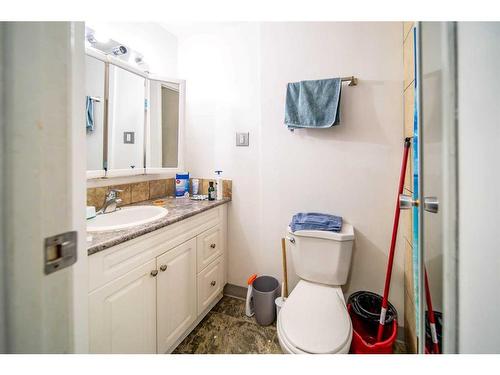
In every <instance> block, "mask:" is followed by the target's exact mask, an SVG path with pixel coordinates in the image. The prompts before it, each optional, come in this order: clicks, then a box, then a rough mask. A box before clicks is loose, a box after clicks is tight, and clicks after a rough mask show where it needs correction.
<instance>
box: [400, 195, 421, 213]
mask: <svg viewBox="0 0 500 375" xmlns="http://www.w3.org/2000/svg"><path fill="white" fill-rule="evenodd" d="M412 207H418V199H413V198H412V197H411V196H409V195H406V194H400V195H399V209H400V210H409V209H410V208H412Z"/></svg>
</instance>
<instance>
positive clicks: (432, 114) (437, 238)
mask: <svg viewBox="0 0 500 375" xmlns="http://www.w3.org/2000/svg"><path fill="white" fill-rule="evenodd" d="M452 28H453V24H451V23H443V22H419V23H418V24H417V28H416V53H415V57H416V64H415V66H416V78H415V87H416V111H417V116H416V119H417V121H416V128H415V137H416V142H415V144H416V150H415V151H416V152H415V158H416V159H415V165H416V166H417V173H416V189H415V191H416V198H417V201H416V202H417V203H416V204H415V206H416V212H417V215H415V217H416V219H415V221H416V229H417V230H416V232H415V233H416V236H415V237H416V238H415V239H414V240H416V242H417V246H415V248H414V249H415V250H416V252H415V257H414V259H415V260H416V262H415V263H414V270H415V279H414V280H415V283H414V285H415V289H416V290H415V292H416V293H415V294H416V297H417V298H416V299H415V308H416V317H417V319H416V320H417V321H416V324H417V336H418V352H419V353H429V352H430V353H442V352H443V350H445V351H446V352H450V353H453V352H455V350H456V349H455V348H453V347H452V346H451V345H450V344H448V342H447V340H449V342H450V343H451V342H453V341H454V335H455V334H456V330H455V329H450V328H448V332H449V334H448V335H444V334H443V332H444V328H445V326H446V325H447V324H448V327H452V326H453V321H454V314H455V311H456V309H455V306H454V304H455V303H456V301H455V299H454V295H455V293H454V292H453V291H451V290H449V293H443V290H445V289H444V283H445V282H448V283H452V282H453V283H454V278H455V277H456V272H455V269H454V266H453V264H454V259H455V254H456V244H455V242H454V241H455V238H456V233H457V232H456V208H457V206H456V197H457V181H456V167H457V158H456V146H455V145H456V123H455V89H454V87H455V77H454V74H453V70H454V64H455V61H454V50H453V48H454V47H453V46H454V45H455V43H454V40H453V38H454V35H453V32H452V31H451V30H452ZM445 259H447V260H448V261H445ZM446 265H447V266H446ZM450 266H453V267H450ZM445 306H447V307H448V308H447V311H444V308H445ZM431 307H432V308H431Z"/></svg>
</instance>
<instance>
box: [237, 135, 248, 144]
mask: <svg viewBox="0 0 500 375" xmlns="http://www.w3.org/2000/svg"><path fill="white" fill-rule="evenodd" d="M249 137H250V133H236V146H246V147H248V145H249V141H248V138H249Z"/></svg>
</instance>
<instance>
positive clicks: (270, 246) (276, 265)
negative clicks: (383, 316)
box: [179, 23, 404, 320]
mask: <svg viewBox="0 0 500 375" xmlns="http://www.w3.org/2000/svg"><path fill="white" fill-rule="evenodd" d="M402 43H403V41H402V30H401V23H262V24H258V23H241V24H219V25H211V26H210V27H207V28H206V29H204V28H197V29H196V30H195V29H193V30H192V31H190V30H188V29H184V30H182V32H181V33H179V75H180V76H181V77H182V78H184V79H186V80H187V88H186V92H187V100H186V135H187V138H186V144H187V154H186V158H187V160H186V165H187V166H188V167H189V169H190V171H191V173H192V174H193V175H196V176H203V177H211V176H212V175H213V171H214V170H215V169H219V168H220V169H222V170H223V171H224V175H225V176H226V177H227V178H231V179H232V180H233V201H232V203H231V205H230V209H229V238H228V247H229V275H228V278H229V280H228V281H229V282H230V283H232V284H236V285H241V286H244V285H245V284H246V278H247V277H248V276H249V275H250V274H252V273H254V272H255V273H258V274H269V275H274V276H276V277H278V278H281V251H280V238H281V237H282V235H283V232H284V229H285V227H286V226H287V224H288V223H289V221H290V218H291V216H292V215H293V214H294V213H295V212H297V211H323V212H331V213H335V214H339V215H342V216H343V217H344V219H345V220H346V221H348V222H350V223H352V224H353V225H354V227H355V229H356V244H355V251H354V259H353V264H352V268H351V276H350V281H349V283H348V285H347V286H346V291H347V294H349V293H351V292H352V291H355V290H360V289H366V290H372V291H375V292H378V293H381V291H382V288H383V284H384V276H385V267H386V262H387V253H388V248H389V244H390V236H391V229H392V219H393V211H394V204H395V199H396V193H397V184H398V174H399V168H400V159H401V154H402V139H403V127H402V126H401V124H402V95H401V93H402V76H403V71H402V70H403V69H402V68H403V67H402V48H401V46H402ZM344 75H355V76H357V77H358V78H359V85H358V86H357V87H347V86H345V87H344V89H343V93H342V124H341V125H340V126H338V127H334V128H332V129H327V130H298V131H296V132H295V134H292V133H290V132H289V131H288V130H287V129H286V127H285V126H284V125H283V119H284V99H285V90H286V83H287V82H292V81H298V80H303V79H319V78H329V77H336V76H344ZM236 131H249V132H250V147H248V148H245V147H235V145H234V143H235V132H236ZM403 255H404V254H403V252H402V251H399V253H398V255H397V258H396V260H395V265H394V272H393V279H392V289H391V296H390V299H391V301H392V302H393V303H394V304H395V305H396V308H397V309H398V312H399V314H400V316H401V317H402V316H403ZM291 279H292V280H291V281H292V285H293V284H295V282H296V281H297V279H296V277H295V276H294V275H293V269H292V272H291ZM401 320H402V319H401Z"/></svg>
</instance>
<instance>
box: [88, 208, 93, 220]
mask: <svg viewBox="0 0 500 375" xmlns="http://www.w3.org/2000/svg"><path fill="white" fill-rule="evenodd" d="M94 217H95V207H94V206H87V220H88V219H92V218H94Z"/></svg>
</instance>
